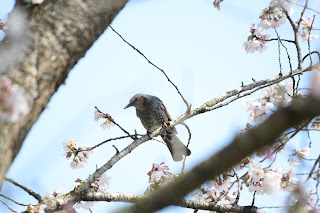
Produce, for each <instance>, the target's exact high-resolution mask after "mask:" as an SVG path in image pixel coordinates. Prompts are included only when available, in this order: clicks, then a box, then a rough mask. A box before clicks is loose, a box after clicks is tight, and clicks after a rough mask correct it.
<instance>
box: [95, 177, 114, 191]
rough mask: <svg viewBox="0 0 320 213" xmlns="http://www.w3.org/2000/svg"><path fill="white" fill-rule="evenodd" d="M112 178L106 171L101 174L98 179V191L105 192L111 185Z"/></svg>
mask: <svg viewBox="0 0 320 213" xmlns="http://www.w3.org/2000/svg"><path fill="white" fill-rule="evenodd" d="M110 180H111V177H109V176H108V175H106V174H105V173H104V174H102V175H101V177H100V178H99V179H98V185H99V188H98V192H105V191H107V189H108V188H109V186H110Z"/></svg>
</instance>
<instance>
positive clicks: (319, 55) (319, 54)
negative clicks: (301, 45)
mask: <svg viewBox="0 0 320 213" xmlns="http://www.w3.org/2000/svg"><path fill="white" fill-rule="evenodd" d="M314 53H316V54H317V55H318V59H319V61H320V53H319V52H318V51H312V52H311V53H308V54H307V55H305V56H304V57H303V58H302V61H304V60H305V59H306V58H307V57H308V56H309V55H312V54H314Z"/></svg>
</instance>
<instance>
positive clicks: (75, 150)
mask: <svg viewBox="0 0 320 213" xmlns="http://www.w3.org/2000/svg"><path fill="white" fill-rule="evenodd" d="M90 148H91V147H78V145H77V142H76V139H75V138H73V137H70V139H69V140H67V141H65V142H64V143H63V149H64V151H66V153H65V154H64V156H65V157H66V158H67V159H69V158H72V162H71V163H70V166H71V168H72V169H80V168H83V167H84V166H85V165H86V164H87V163H88V159H89V158H90V156H91V155H92V153H93V150H90Z"/></svg>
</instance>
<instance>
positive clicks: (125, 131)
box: [95, 106, 135, 140]
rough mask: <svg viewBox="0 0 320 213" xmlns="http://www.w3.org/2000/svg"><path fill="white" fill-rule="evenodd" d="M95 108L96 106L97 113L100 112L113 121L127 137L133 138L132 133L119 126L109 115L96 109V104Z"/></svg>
mask: <svg viewBox="0 0 320 213" xmlns="http://www.w3.org/2000/svg"><path fill="white" fill-rule="evenodd" d="M95 108H96V110H97V111H98V112H99V113H101V114H103V115H104V118H107V119H109V120H110V121H111V122H112V123H114V124H115V125H116V126H117V127H119V128H120V129H121V130H122V131H123V132H124V133H126V134H127V135H128V136H129V137H131V139H133V140H134V139H135V138H134V136H133V135H131V134H130V133H129V132H128V131H127V130H125V129H124V128H123V127H122V126H120V125H119V124H118V123H117V122H115V120H114V119H113V118H112V117H111V116H110V115H108V114H106V113H103V112H101V111H100V110H99V109H98V107H96V106H95Z"/></svg>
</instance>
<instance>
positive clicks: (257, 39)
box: [243, 0, 293, 53]
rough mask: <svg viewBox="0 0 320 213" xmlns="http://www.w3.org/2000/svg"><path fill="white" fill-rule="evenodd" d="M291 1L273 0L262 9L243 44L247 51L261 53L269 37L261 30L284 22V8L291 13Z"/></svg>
mask: <svg viewBox="0 0 320 213" xmlns="http://www.w3.org/2000/svg"><path fill="white" fill-rule="evenodd" d="M291 3H292V2H289V1H287V0H273V1H271V3H270V5H269V7H267V8H265V9H263V10H262V12H261V14H260V16H259V18H260V22H259V23H258V25H257V27H256V28H255V25H254V24H253V25H252V27H251V29H250V36H249V37H248V39H247V41H245V42H244V44H243V46H244V48H245V50H246V52H247V53H249V52H250V53H253V52H255V51H259V52H260V53H261V52H262V51H263V50H266V49H267V46H266V42H267V40H268V39H269V38H270V35H268V34H266V35H264V34H263V31H264V30H267V29H270V28H278V27H280V26H281V25H283V24H285V23H286V21H287V17H286V15H285V12H284V9H285V10H286V11H289V12H288V13H289V14H291V13H293V9H292V8H291V7H290V4H291ZM281 5H282V7H281Z"/></svg>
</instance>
